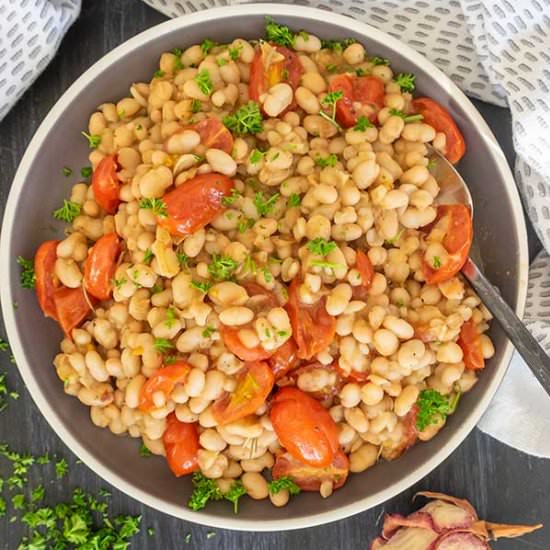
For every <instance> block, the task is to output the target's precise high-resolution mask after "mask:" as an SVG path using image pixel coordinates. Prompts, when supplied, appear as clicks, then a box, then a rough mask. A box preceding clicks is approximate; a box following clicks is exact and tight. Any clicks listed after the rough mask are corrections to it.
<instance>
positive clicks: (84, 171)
mask: <svg viewBox="0 0 550 550" xmlns="http://www.w3.org/2000/svg"><path fill="white" fill-rule="evenodd" d="M92 173H93V170H92V167H91V166H83V167H82V168H81V169H80V175H81V176H82V177H83V178H85V179H86V178H89V177H90V176H91V175H92Z"/></svg>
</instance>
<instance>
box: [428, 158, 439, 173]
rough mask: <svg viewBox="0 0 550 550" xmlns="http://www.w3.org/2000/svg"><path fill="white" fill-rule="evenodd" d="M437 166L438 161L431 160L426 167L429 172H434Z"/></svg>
mask: <svg viewBox="0 0 550 550" xmlns="http://www.w3.org/2000/svg"><path fill="white" fill-rule="evenodd" d="M436 165H437V159H430V160H429V161H428V164H427V165H426V168H427V169H428V170H433V169H434V168H435V167H436Z"/></svg>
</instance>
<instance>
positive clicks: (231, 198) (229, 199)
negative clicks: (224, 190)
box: [222, 187, 243, 207]
mask: <svg viewBox="0 0 550 550" xmlns="http://www.w3.org/2000/svg"><path fill="white" fill-rule="evenodd" d="M242 196H243V195H242V193H241V192H240V191H237V189H235V188H234V187H233V189H231V195H228V196H226V197H223V199H222V206H226V207H227V206H231V205H232V204H233V203H234V202H235V201H236V200H237V199H238V198H240V197H242Z"/></svg>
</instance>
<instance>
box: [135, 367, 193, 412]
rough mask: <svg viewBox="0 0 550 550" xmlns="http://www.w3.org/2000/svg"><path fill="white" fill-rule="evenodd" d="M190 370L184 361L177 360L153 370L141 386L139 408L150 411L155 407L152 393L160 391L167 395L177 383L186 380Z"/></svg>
mask: <svg viewBox="0 0 550 550" xmlns="http://www.w3.org/2000/svg"><path fill="white" fill-rule="evenodd" d="M190 370H191V367H190V366H189V365H188V364H187V363H186V362H185V361H178V362H176V363H173V364H172V365H168V366H166V367H164V368H161V369H159V370H158V371H157V372H155V374H153V376H151V377H150V378H148V379H147V381H146V382H145V384H143V386H142V387H141V393H140V396H139V410H140V411H142V412H149V411H152V410H153V409H154V408H155V403H154V401H153V394H154V393H155V392H157V391H161V392H163V393H164V394H165V395H166V396H169V395H170V394H171V393H172V391H173V389H174V388H175V387H176V385H177V384H183V383H184V382H185V380H187V375H188V374H189V371H190Z"/></svg>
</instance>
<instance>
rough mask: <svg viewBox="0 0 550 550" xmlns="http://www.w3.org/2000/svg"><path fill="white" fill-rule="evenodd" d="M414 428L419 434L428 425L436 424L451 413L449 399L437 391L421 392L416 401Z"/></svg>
mask: <svg viewBox="0 0 550 550" xmlns="http://www.w3.org/2000/svg"><path fill="white" fill-rule="evenodd" d="M416 406H417V407H418V411H417V413H416V427H417V428H418V430H420V431H421V432H422V431H424V430H425V429H426V428H427V427H428V426H429V425H430V424H437V422H438V421H439V420H440V419H445V418H446V417H447V415H448V414H449V413H450V412H451V409H450V404H449V399H448V398H447V397H445V396H444V395H441V394H440V393H439V392H438V391H437V390H422V391H421V392H420V395H419V396H418V400H417V401H416Z"/></svg>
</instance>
